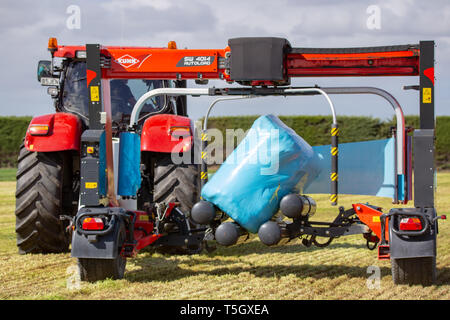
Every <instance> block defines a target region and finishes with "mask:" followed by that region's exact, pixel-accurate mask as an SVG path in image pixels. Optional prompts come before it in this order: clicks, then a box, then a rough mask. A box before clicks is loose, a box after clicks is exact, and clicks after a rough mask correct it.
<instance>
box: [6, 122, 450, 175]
mask: <svg viewBox="0 0 450 320" xmlns="http://www.w3.org/2000/svg"><path fill="white" fill-rule="evenodd" d="M256 118H258V116H243V117H213V118H210V119H209V121H208V127H209V128H217V129H220V130H221V131H222V132H223V133H225V129H238V128H241V129H243V130H247V129H249V128H250V127H251V125H252V124H253V122H254V121H255V120H256ZM280 119H281V120H282V121H283V122H284V123H285V124H286V125H288V126H289V127H291V128H292V129H294V130H295V131H296V132H297V133H298V134H299V135H301V136H302V137H303V138H304V139H305V140H306V141H307V142H308V143H309V144H311V145H313V146H315V145H324V144H329V142H330V135H329V131H330V123H331V117H329V116H280ZM30 120H31V117H0V167H15V166H16V164H17V152H18V150H19V146H20V144H21V142H22V139H23V136H24V135H25V131H26V129H27V127H28V124H29V122H30ZM338 123H339V128H340V138H339V141H340V142H355V141H366V140H373V139H384V138H386V137H389V136H390V130H391V127H393V126H395V120H391V121H381V120H379V119H376V118H371V117H353V116H341V117H338ZM406 125H407V126H410V127H413V128H418V126H419V117H418V116H407V117H406ZM436 137H437V141H436V159H437V163H438V165H439V167H440V168H445V169H450V117H449V116H439V117H437V118H436ZM224 141H225V140H224Z"/></svg>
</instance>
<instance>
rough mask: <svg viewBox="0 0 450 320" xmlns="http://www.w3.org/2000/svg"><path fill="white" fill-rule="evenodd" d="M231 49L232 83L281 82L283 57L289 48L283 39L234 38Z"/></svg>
mask: <svg viewBox="0 0 450 320" xmlns="http://www.w3.org/2000/svg"><path fill="white" fill-rule="evenodd" d="M228 45H229V47H230V49H231V63H230V78H231V80H234V81H253V80H272V81H283V80H286V79H285V74H284V65H283V62H284V57H285V55H286V54H287V53H288V51H289V50H290V48H291V45H290V43H289V41H288V40H286V39H284V38H272V37H271V38H266V37H259V38H234V39H229V40H228Z"/></svg>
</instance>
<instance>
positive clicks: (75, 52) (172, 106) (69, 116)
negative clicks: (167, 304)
mask: <svg viewBox="0 0 450 320" xmlns="http://www.w3.org/2000/svg"><path fill="white" fill-rule="evenodd" d="M49 50H50V52H51V54H52V61H39V64H38V80H39V81H40V82H41V84H42V85H45V86H48V90H47V91H48V93H49V95H50V96H51V97H52V98H53V102H54V107H55V111H56V112H55V113H53V114H48V115H43V116H38V117H34V118H33V119H32V121H31V123H30V125H29V128H28V130H27V132H26V136H25V139H24V142H23V144H22V146H21V147H20V154H19V158H18V171H17V190H16V212H15V213H16V217H17V218H16V233H17V245H18V247H19V252H20V253H22V254H25V253H50V252H51V253H58V252H66V251H68V250H69V245H70V243H71V238H70V237H71V233H70V232H69V231H70V230H68V226H69V220H64V219H63V218H64V217H67V218H69V217H73V216H75V214H76V213H77V211H78V206H79V197H80V147H81V135H82V134H83V132H85V130H86V129H88V128H89V127H90V117H89V95H88V86H87V79H88V78H87V74H86V50H85V48H84V46H83V47H64V46H58V45H57V44H56V42H55V39H51V40H50V42H49ZM166 50H167V49H166ZM54 57H55V58H62V62H61V64H60V65H58V66H57V65H56V64H54V61H53V58H54ZM117 61H120V63H121V64H122V65H123V66H124V68H126V67H129V64H130V63H133V62H136V60H133V59H131V60H130V59H127V57H126V56H124V57H122V58H120V59H117ZM185 86H186V81H185V80H180V81H178V80H157V79H156V80H153V79H146V78H145V77H144V78H136V77H130V79H128V78H126V77H125V78H124V77H123V76H122V77H120V78H118V79H113V80H111V85H110V96H111V128H112V133H111V134H112V137H113V138H116V137H118V136H119V133H120V132H121V131H122V129H123V127H124V126H126V124H127V123H128V121H129V118H130V114H131V111H132V109H133V106H134V104H135V103H136V100H137V99H138V98H139V97H140V96H142V95H143V94H144V93H146V92H147V91H149V90H152V89H157V88H168V87H171V88H183V87H185ZM138 126H139V130H140V131H141V136H142V139H141V144H142V148H141V159H142V165H141V169H142V184H141V187H140V189H139V192H138V193H137V196H136V197H135V198H136V199H132V200H135V201H136V202H137V204H136V209H138V210H144V211H145V210H147V209H148V207H149V206H150V205H151V204H152V203H155V202H178V203H179V206H180V208H181V209H182V210H183V211H184V212H189V210H190V209H191V207H192V206H193V204H194V203H195V202H196V201H198V198H199V193H198V187H197V186H198V179H197V176H198V166H197V165H195V164H192V163H191V164H174V163H173V162H172V161H171V154H172V153H184V152H185V153H191V151H192V143H193V139H192V134H193V125H192V122H191V120H190V119H189V118H187V106H186V97H178V98H172V99H171V98H169V97H167V96H162V97H156V98H154V99H152V100H151V101H147V103H146V105H145V107H144V108H143V110H142V112H141V118H140V119H139V121H138ZM180 137H182V138H183V141H184V142H185V143H183V144H182V145H180V143H179V138H180ZM116 183H117V180H116ZM166 228H177V226H174V225H167V226H166ZM197 249H198V246H197V247H196V248H192V247H191V248H190V250H189V251H191V250H194V251H196V250H197Z"/></svg>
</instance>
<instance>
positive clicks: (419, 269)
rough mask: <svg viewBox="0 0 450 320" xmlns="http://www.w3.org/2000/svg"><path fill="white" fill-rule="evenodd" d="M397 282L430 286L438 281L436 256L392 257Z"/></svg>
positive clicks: (394, 276) (394, 278) (393, 276)
mask: <svg viewBox="0 0 450 320" xmlns="http://www.w3.org/2000/svg"><path fill="white" fill-rule="evenodd" d="M391 267H392V280H393V281H394V283H395V284H409V285H422V286H430V285H432V284H433V283H434V282H435V281H436V257H422V258H404V259H391Z"/></svg>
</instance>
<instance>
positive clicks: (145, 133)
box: [141, 114, 193, 153]
mask: <svg viewBox="0 0 450 320" xmlns="http://www.w3.org/2000/svg"><path fill="white" fill-rule="evenodd" d="M192 142H193V137H192V128H191V120H190V119H189V118H188V117H183V116H177V115H173V114H159V115H155V116H152V117H150V118H148V119H147V120H146V121H145V123H144V127H143V128H142V134H141V151H153V152H166V153H180V152H186V151H189V150H191V147H192Z"/></svg>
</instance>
